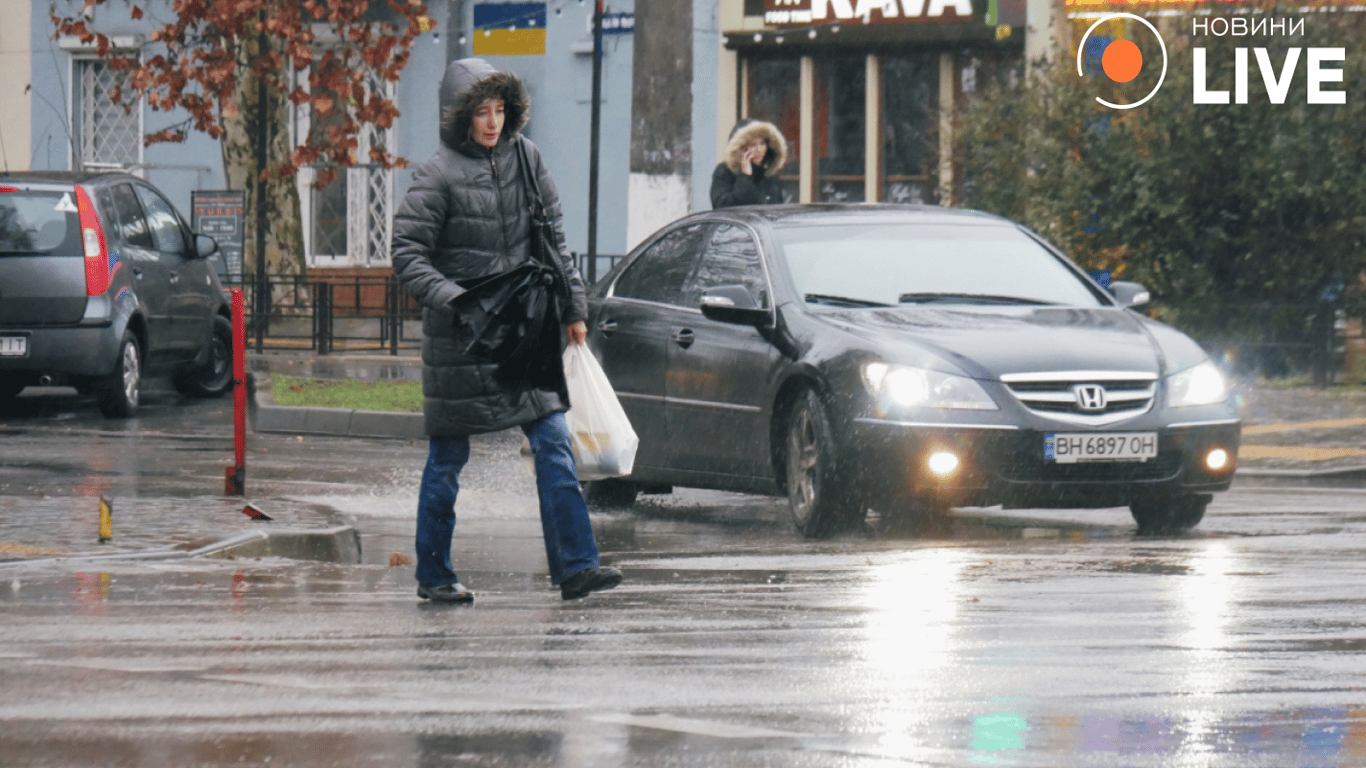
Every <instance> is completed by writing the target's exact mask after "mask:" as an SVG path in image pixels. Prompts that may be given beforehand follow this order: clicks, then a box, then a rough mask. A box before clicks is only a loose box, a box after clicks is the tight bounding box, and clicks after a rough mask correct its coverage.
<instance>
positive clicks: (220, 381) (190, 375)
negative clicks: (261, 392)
mask: <svg viewBox="0 0 1366 768" xmlns="http://www.w3.org/2000/svg"><path fill="white" fill-rule="evenodd" d="M174 381H175V387H176V389H177V390H179V391H180V392H182V393H184V394H187V395H193V396H194V397H221V396H222V395H223V394H225V393H226V392H227V391H228V390H230V389H232V323H231V322H229V320H228V319H227V318H226V317H223V316H222V315H219V316H217V317H215V318H214V319H213V340H212V341H211V342H210V343H209V361H208V362H207V363H206V364H205V365H203V366H201V367H197V368H191V369H190V370H187V371H184V372H182V373H181V374H179V375H178V376H176V377H175V379H174Z"/></svg>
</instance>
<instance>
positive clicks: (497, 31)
mask: <svg viewBox="0 0 1366 768" xmlns="http://www.w3.org/2000/svg"><path fill="white" fill-rule="evenodd" d="M473 37H474V46H473V48H474V55H476V56H529V55H535V54H544V53H545V3H480V4H478V5H476V6H474V36H473Z"/></svg>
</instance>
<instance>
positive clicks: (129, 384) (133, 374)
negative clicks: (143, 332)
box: [98, 331, 142, 419]
mask: <svg viewBox="0 0 1366 768" xmlns="http://www.w3.org/2000/svg"><path fill="white" fill-rule="evenodd" d="M141 383H142V359H141V357H140V356H139V354H138V340H137V338H136V337H135V336H133V332H132V331H124V332H123V341H121V342H119V356H118V362H117V363H116V364H115V366H114V372H113V373H111V374H109V375H108V376H106V377H105V378H104V380H103V381H102V382H101V386H100V389H99V395H98V396H99V404H100V412H101V413H103V414H104V415H105V417H106V418H110V419H124V418H127V417H129V416H132V415H133V414H134V413H136V412H137V409H138V389H139V387H140V386H141Z"/></svg>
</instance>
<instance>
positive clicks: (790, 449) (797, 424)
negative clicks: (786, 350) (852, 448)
mask: <svg viewBox="0 0 1366 768" xmlns="http://www.w3.org/2000/svg"><path fill="white" fill-rule="evenodd" d="M786 450H787V500H788V504H789V505H790V506H791V508H792V522H793V523H795V524H796V526H797V530H798V531H800V532H801V534H802V535H803V536H806V537H807V538H819V537H822V536H828V535H830V534H831V533H833V532H835V531H836V530H838V529H839V528H840V527H841V526H842V525H847V524H848V523H849V522H851V521H850V517H851V516H850V515H848V514H847V510H846V509H845V507H844V504H845V503H847V495H846V494H845V493H844V492H843V491H842V490H841V483H840V482H839V481H838V462H837V460H836V458H835V440H834V436H833V433H832V432H831V429H830V418H829V417H828V416H827V415H826V413H825V407H824V406H822V405H821V402H820V400H819V399H818V398H817V397H816V393H815V392H812V391H811V390H807V391H805V392H803V393H802V394H801V395H800V396H799V397H798V398H797V401H796V402H795V403H794V404H793V406H792V412H791V414H789V416H788V420H787V443H786Z"/></svg>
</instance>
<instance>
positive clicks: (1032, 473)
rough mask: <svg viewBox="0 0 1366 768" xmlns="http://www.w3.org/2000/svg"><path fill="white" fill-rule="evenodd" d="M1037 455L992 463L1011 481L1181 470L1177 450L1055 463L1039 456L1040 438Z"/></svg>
mask: <svg viewBox="0 0 1366 768" xmlns="http://www.w3.org/2000/svg"><path fill="white" fill-rule="evenodd" d="M1036 448H1037V454H1035V453H1034V452H1032V451H1015V452H1013V454H1012V455H1011V456H1009V457H1007V458H1006V459H1005V460H1003V461H1002V462H1000V463H999V464H998V465H997V466H996V472H997V474H999V475H1000V476H1001V478H1002V479H1003V480H1008V481H1010V482H1015V483H1123V482H1142V481H1151V480H1167V479H1170V478H1173V477H1176V475H1177V473H1178V472H1180V471H1181V452H1180V451H1176V450H1169V451H1166V452H1163V453H1159V454H1158V456H1157V458H1155V459H1151V460H1149V461H1087V462H1078V463H1076V464H1059V463H1058V462H1056V461H1047V460H1045V459H1044V458H1043V440H1042V439H1040V440H1039V441H1038V445H1037V446H1036Z"/></svg>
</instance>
